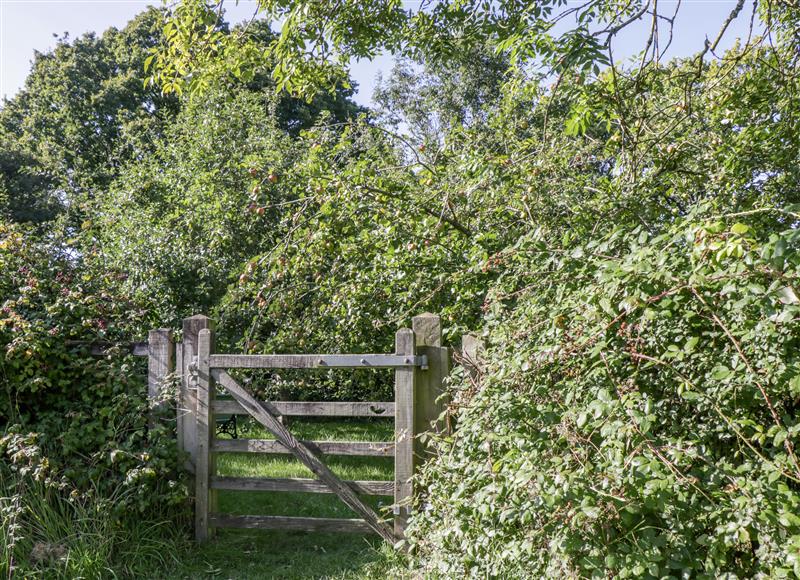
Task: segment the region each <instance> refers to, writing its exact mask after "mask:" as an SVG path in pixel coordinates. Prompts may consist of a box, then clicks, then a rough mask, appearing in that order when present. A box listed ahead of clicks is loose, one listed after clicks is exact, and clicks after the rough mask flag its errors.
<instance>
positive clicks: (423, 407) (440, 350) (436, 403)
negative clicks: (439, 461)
mask: <svg viewBox="0 0 800 580" xmlns="http://www.w3.org/2000/svg"><path fill="white" fill-rule="evenodd" d="M412 328H413V329H414V336H415V337H416V352H417V355H425V356H427V358H428V368H427V369H422V368H417V370H416V373H417V380H416V392H417V394H416V401H415V402H416V411H415V413H416V418H415V421H414V430H415V433H416V434H417V435H419V434H422V433H426V432H430V431H432V432H434V433H441V432H443V431H444V430H445V429H446V424H445V422H444V421H438V419H439V416H440V415H441V414H442V412H443V411H444V410H445V407H446V401H445V400H443V398H442V395H443V394H444V387H443V384H444V379H445V377H447V375H448V374H449V373H450V349H449V348H447V347H443V346H442V319H441V318H440V317H439V316H437V315H436V314H431V313H429V312H425V313H424V314H420V315H419V316H415V317H414V318H413V319H412ZM425 449H426V445H424V444H423V443H422V441H420V440H419V438H418V437H417V440H416V444H415V450H416V457H417V466H419V464H420V463H421V462H422V461H423V460H424V457H425V455H426V452H425Z"/></svg>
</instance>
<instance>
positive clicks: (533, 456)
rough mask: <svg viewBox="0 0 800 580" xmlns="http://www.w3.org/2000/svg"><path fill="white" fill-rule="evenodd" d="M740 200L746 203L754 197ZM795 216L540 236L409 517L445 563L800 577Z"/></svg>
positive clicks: (510, 280)
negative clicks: (417, 509)
mask: <svg viewBox="0 0 800 580" xmlns="http://www.w3.org/2000/svg"><path fill="white" fill-rule="evenodd" d="M745 213H746V214H747V213H749V212H745ZM798 217H800V216H798V214H797V213H793V212H792V211H786V210H783V211H780V210H775V211H772V212H770V211H769V210H764V211H763V212H759V211H756V212H753V213H752V214H750V215H744V216H739V217H738V218H735V217H733V218H726V217H719V216H717V217H714V216H713V212H709V211H702V210H697V212H696V213H695V214H693V215H691V216H688V217H686V218H683V219H680V220H678V221H676V222H675V223H674V225H672V226H669V227H666V228H665V229H664V232H663V233H660V234H649V233H648V232H647V231H645V230H644V229H643V228H642V227H641V226H636V227H619V228H615V229H613V230H612V231H610V232H609V233H607V234H606V235H603V236H599V237H597V239H594V240H591V241H579V240H576V241H571V240H570V239H569V236H565V237H564V239H563V240H554V239H552V238H550V239H547V238H546V237H544V236H542V235H536V234H534V235H529V236H526V237H525V238H523V239H521V240H520V242H519V243H518V244H517V245H516V246H515V247H513V248H509V249H508V250H507V252H506V253H505V258H506V261H507V264H508V269H507V271H506V272H505V273H504V275H503V277H502V279H501V281H500V282H499V283H498V284H497V286H496V287H495V288H494V290H493V291H492V294H491V300H490V306H489V311H488V313H487V317H486V328H487V331H486V332H487V340H488V343H489V348H488V353H487V355H486V369H485V373H484V374H483V375H482V376H481V377H480V378H479V379H478V380H477V381H475V380H470V379H468V378H466V377H463V376H462V377H461V380H460V381H459V380H456V384H455V392H456V402H457V404H456V406H457V407H458V406H459V404H460V412H459V414H458V421H457V424H458V431H457V434H456V436H455V437H453V438H446V439H443V440H441V441H439V455H438V457H439V459H438V461H437V462H435V463H433V464H431V465H429V466H428V468H427V469H426V470H425V473H424V476H423V481H422V483H423V485H424V486H426V487H427V492H426V496H425V498H424V509H423V510H422V511H421V513H420V515H419V516H418V517H417V518H416V519H415V520H414V523H413V528H412V531H411V538H412V543H413V545H414V546H415V547H416V553H417V556H416V559H417V564H418V565H419V566H420V567H421V568H422V569H423V570H425V571H426V572H428V573H430V574H432V575H441V576H444V577H452V576H453V575H455V574H459V575H461V574H465V573H467V574H471V575H476V576H486V575H491V576H505V575H511V576H513V575H515V574H517V573H519V571H520V570H526V571H527V573H529V574H530V575H531V576H534V577H536V576H538V577H545V576H547V577H552V576H554V575H562V574H563V575H568V576H581V577H583V576H598V577H599V576H602V577H606V576H607V575H608V574H609V573H611V574H614V575H618V576H620V577H631V578H632V577H643V576H646V577H667V576H669V577H689V576H692V577H694V576H697V577H708V578H712V577H720V576H726V575H730V576H731V577H753V576H771V577H786V576H789V575H791V574H793V573H794V574H800V517H798V516H797V513H798V508H799V507H800V463H798V452H797V449H796V444H797V442H798V434H799V433H800V423H798V421H797V417H796V412H797V407H798V404H800V356H798V354H797V353H798V346H799V345H798V343H799V342H800V323H799V322H798V321H799V320H800V318H798V315H800V299H799V298H798V292H800V254H798V253H797V248H798V244H800V233H798V231H797V230H796V229H795V228H794V224H795V223H796V220H797V219H798Z"/></svg>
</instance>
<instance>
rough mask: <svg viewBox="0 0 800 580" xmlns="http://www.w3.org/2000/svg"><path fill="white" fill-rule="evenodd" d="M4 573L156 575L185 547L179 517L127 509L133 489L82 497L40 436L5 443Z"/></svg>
mask: <svg viewBox="0 0 800 580" xmlns="http://www.w3.org/2000/svg"><path fill="white" fill-rule="evenodd" d="M0 450H2V452H3V455H4V460H6V461H8V463H3V464H0V513H2V518H1V519H0V540H1V541H0V546H2V547H0V573H3V574H4V575H5V576H7V577H17V576H21V577H25V578H39V577H45V578H51V577H60V578H76V577H83V578H101V577H106V576H108V575H119V574H121V575H124V576H130V577H134V576H149V575H152V574H154V573H158V572H157V571H158V570H160V569H163V568H164V567H165V566H166V565H168V564H170V563H171V562H170V561H169V560H170V557H169V556H170V554H172V553H174V551H175V549H176V547H179V546H180V545H181V541H180V536H179V533H176V532H174V531H173V530H174V527H173V522H172V521H171V520H172V518H173V516H174V514H170V513H157V512H154V511H152V510H151V511H148V512H147V514H146V515H145V517H142V514H140V513H130V512H125V511H124V510H120V505H123V506H124V505H130V501H129V499H128V497H127V496H128V495H129V494H130V493H131V492H132V491H133V490H132V488H131V487H130V486H121V487H119V488H117V489H115V490H108V491H107V493H103V492H102V491H100V490H99V489H97V488H90V489H89V490H83V491H80V490H78V489H77V488H74V487H71V486H70V484H69V483H68V481H67V480H65V479H64V478H63V477H59V476H58V472H56V471H55V470H53V469H52V468H51V466H50V465H49V463H48V460H47V458H45V457H44V456H43V455H42V450H41V448H40V446H39V445H38V443H37V437H36V435H35V434H25V435H21V434H10V435H6V436H5V437H3V438H0Z"/></svg>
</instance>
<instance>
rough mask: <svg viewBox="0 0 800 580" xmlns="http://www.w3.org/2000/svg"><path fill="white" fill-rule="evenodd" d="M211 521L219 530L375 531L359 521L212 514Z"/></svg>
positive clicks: (358, 532) (357, 532)
mask: <svg viewBox="0 0 800 580" xmlns="http://www.w3.org/2000/svg"><path fill="white" fill-rule="evenodd" d="M209 521H210V522H211V524H212V525H213V526H214V527H217V528H248V529H259V530H282V531H294V532H348V533H356V534H367V533H370V532H372V531H373V530H372V529H371V528H370V526H369V524H367V522H365V521H364V520H358V519H347V520H346V519H338V518H300V517H288V516H234V515H228V514H212V515H211V516H210V518H209Z"/></svg>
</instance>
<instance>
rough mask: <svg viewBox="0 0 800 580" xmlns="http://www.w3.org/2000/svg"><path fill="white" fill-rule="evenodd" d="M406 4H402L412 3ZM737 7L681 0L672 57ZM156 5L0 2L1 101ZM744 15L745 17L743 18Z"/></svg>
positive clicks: (367, 84) (736, 29) (735, 28)
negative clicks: (55, 50)
mask: <svg viewBox="0 0 800 580" xmlns="http://www.w3.org/2000/svg"><path fill="white" fill-rule="evenodd" d="M416 3H418V2H415V1H413V0H409V1H408V2H406V4H408V5H411V4H416ZM735 4H736V1H735V0H683V2H682V5H681V10H680V13H679V16H678V19H677V22H676V31H677V34H676V35H675V38H674V39H673V45H672V48H671V50H670V53H669V54H670V55H672V56H683V55H688V54H692V53H694V52H696V51H697V50H699V49H700V48H701V47H702V43H703V39H704V38H705V37H706V36H709V37H711V38H712V39H713V38H714V37H716V35H717V32H718V30H719V28H720V26H721V24H722V22H723V21H724V20H725V18H726V16H727V15H728V13H729V12H730V11H731V9H732V8H733V6H734V5H735ZM148 5H153V6H158V5H161V2H160V1H158V0H157V1H153V0H0V97H3V96H5V97H9V98H10V97H12V96H13V95H14V94H15V93H16V92H17V91H18V90H19V88H20V87H21V86H22V84H23V82H24V81H25V77H26V75H27V74H28V71H29V70H30V63H31V60H32V59H33V54H34V50H38V51H40V52H44V51H46V50H48V49H50V48H52V47H53V46H54V45H55V38H54V37H53V34H58V35H61V34H63V33H64V32H69V35H70V36H71V37H76V36H80V35H81V34H83V33H86V32H90V31H95V32H98V33H102V32H103V31H104V30H106V29H108V28H110V27H112V26H115V27H117V28H121V27H123V26H125V23H126V22H128V20H130V19H131V18H132V17H133V16H134V15H135V14H137V13H138V12H140V11H141V10H143V9H144V8H145V7H146V6H148ZM658 5H659V11H660V12H662V13H664V14H666V13H667V12H671V11H672V10H674V7H675V5H676V0H659V4H658ZM751 6H752V5H749V4H748V5H746V6H745V9H744V10H743V11H742V15H740V17H739V18H738V19H737V21H735V22H734V24H733V25H732V26H731V28H730V29H729V31H728V33H727V34H726V37H725V42H723V43H722V46H723V47H724V46H730V44H731V43H732V41H733V39H734V38H735V37H737V36H746V34H747V25H748V21H749V11H750V9H751ZM254 7H255V0H239V2H238V4H237V3H235V2H234V1H233V0H228V2H227V10H228V20H229V21H231V22H238V21H241V20H244V19H248V18H250V17H251V16H252V13H253V9H254ZM745 12H746V14H745ZM647 25H649V23H644V22H642V23H637V25H635V26H632V27H630V29H628V30H625V31H624V32H623V34H622V35H621V37H620V38H619V39H618V40H617V42H616V46H617V56H619V57H626V56H630V55H631V54H633V53H634V52H636V50H638V49H640V48H641V47H642V46H643V44H642V39H643V37H644V35H645V33H646V30H647ZM391 63H392V59H391V57H390V56H389V55H384V56H382V57H380V58H378V59H376V60H375V61H373V62H369V61H362V62H358V63H354V65H353V67H352V76H353V79H354V80H355V81H356V82H357V83H358V84H359V87H360V89H359V92H358V94H357V95H356V100H358V101H359V102H361V103H362V104H369V103H370V98H371V95H372V90H373V88H374V85H375V79H376V76H377V74H378V72H379V71H383V72H387V71H388V70H389V69H390V68H391Z"/></svg>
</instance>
